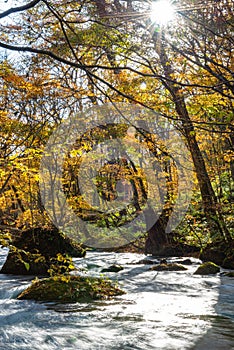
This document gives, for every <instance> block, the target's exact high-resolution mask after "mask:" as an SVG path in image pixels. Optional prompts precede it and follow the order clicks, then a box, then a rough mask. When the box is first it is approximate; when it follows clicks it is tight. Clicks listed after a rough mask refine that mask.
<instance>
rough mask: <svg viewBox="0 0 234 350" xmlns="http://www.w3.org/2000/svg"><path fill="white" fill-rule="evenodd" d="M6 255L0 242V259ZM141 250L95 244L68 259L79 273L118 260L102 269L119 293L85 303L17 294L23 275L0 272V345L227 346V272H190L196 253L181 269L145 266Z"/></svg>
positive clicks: (232, 325)
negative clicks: (99, 249) (104, 249)
mask: <svg viewBox="0 0 234 350" xmlns="http://www.w3.org/2000/svg"><path fill="white" fill-rule="evenodd" d="M6 255H7V250H6V249H0V265H2V264H3V262H4V260H5V258H6ZM142 258H144V256H143V255H141V254H132V253H96V252H95V253H88V254H87V257H86V258H83V259H74V261H75V263H76V266H77V267H78V268H80V269H81V273H82V274H86V275H92V276H98V275H99V274H100V271H101V269H102V268H104V267H107V266H109V265H111V264H113V263H118V264H121V265H123V266H124V270H123V271H121V272H119V273H117V274H116V273H105V275H106V276H108V277H109V278H111V279H113V280H114V281H116V280H117V281H118V285H119V286H120V287H121V288H122V289H124V290H125V291H126V294H125V295H123V296H120V297H116V298H114V299H112V300H109V301H101V302H100V301H97V302H93V303H89V304H84V303H76V304H66V305H61V304H55V303H36V302H34V301H22V300H17V299H16V296H17V295H18V294H19V293H20V291H22V290H24V289H25V288H26V287H27V286H28V285H29V284H30V280H31V279H30V277H25V276H11V275H1V274H0V283H1V288H0V349H1V350H13V349H14V350H16V349H17V350H55V349H56V350H63V349H64V350H65V349H66V350H67V349H68V350H69V349H76V350H130V349H131V350H133V349H134V350H150V349H152V350H153V349H159V350H183V349H191V350H209V349H210V350H211V349H212V350H219V349H220V350H221V349H222V350H231V349H234V278H228V277H225V276H222V274H219V275H215V276H205V277H201V276H197V275H195V276H194V275H193V272H194V271H195V270H196V268H197V264H198V262H199V261H198V260H196V259H193V258H192V261H193V262H194V264H193V265H191V266H187V267H188V271H180V272H156V271H149V268H150V266H149V265H136V264H135V263H136V262H137V261H139V260H141V259H142ZM173 260H175V259H171V260H168V261H173ZM177 260H178V259H177ZM155 262H157V260H156V259H155Z"/></svg>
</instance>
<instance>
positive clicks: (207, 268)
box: [194, 261, 220, 275]
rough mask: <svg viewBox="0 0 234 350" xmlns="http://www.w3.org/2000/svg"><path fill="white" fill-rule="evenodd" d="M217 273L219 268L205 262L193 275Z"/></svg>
mask: <svg viewBox="0 0 234 350" xmlns="http://www.w3.org/2000/svg"><path fill="white" fill-rule="evenodd" d="M218 272H220V267H219V266H218V265H216V264H214V263H213V262H211V261H207V262H205V263H203V264H201V265H200V266H199V267H198V268H197V270H196V271H195V272H194V275H214V274H216V273H218Z"/></svg>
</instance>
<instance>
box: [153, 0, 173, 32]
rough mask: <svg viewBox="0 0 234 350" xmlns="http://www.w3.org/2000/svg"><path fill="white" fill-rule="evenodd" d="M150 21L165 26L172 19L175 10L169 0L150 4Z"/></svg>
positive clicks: (159, 0) (160, 0)
mask: <svg viewBox="0 0 234 350" xmlns="http://www.w3.org/2000/svg"><path fill="white" fill-rule="evenodd" d="M150 12H151V14H150V18H151V21H152V22H153V23H155V24H158V25H161V26H163V25H166V24H167V23H168V22H169V21H171V20H172V19H173V18H174V15H175V8H174V6H173V4H172V1H170V0H158V1H154V2H152V4H151V11H150Z"/></svg>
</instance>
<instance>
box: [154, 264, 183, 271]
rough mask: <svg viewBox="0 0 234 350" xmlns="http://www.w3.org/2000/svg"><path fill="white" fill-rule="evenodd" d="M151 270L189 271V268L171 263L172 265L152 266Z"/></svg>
mask: <svg viewBox="0 0 234 350" xmlns="http://www.w3.org/2000/svg"><path fill="white" fill-rule="evenodd" d="M150 270H151V271H185V270H187V268H186V267H184V266H183V265H180V264H174V263H171V264H159V265H155V266H152V267H151V268H150Z"/></svg>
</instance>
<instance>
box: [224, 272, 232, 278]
mask: <svg viewBox="0 0 234 350" xmlns="http://www.w3.org/2000/svg"><path fill="white" fill-rule="evenodd" d="M224 276H227V277H234V271H229V272H225V273H224Z"/></svg>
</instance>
